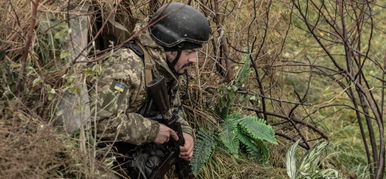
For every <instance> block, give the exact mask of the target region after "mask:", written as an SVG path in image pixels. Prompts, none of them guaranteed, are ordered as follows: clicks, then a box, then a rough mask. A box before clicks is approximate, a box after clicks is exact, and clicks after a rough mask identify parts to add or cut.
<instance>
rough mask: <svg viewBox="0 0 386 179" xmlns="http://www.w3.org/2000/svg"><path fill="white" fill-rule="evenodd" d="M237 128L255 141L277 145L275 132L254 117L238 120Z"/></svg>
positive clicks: (261, 120)
mask: <svg viewBox="0 0 386 179" xmlns="http://www.w3.org/2000/svg"><path fill="white" fill-rule="evenodd" d="M239 127H240V128H241V130H243V131H244V132H246V133H247V134H248V135H249V136H250V137H251V138H253V139H255V140H257V139H260V140H265V141H267V142H270V143H273V144H277V141H276V138H275V131H274V130H273V129H272V127H271V126H270V125H267V124H266V123H265V121H264V120H263V119H258V118H257V117H255V116H245V117H243V118H241V119H240V122H239Z"/></svg>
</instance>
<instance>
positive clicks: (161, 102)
mask: <svg viewBox="0 0 386 179" xmlns="http://www.w3.org/2000/svg"><path fill="white" fill-rule="evenodd" d="M146 87H147V89H148V90H149V92H150V95H151V97H152V98H153V102H154V104H155V106H156V107H157V108H158V110H159V111H160V113H161V115H162V120H161V121H159V122H161V123H163V124H165V125H166V126H168V127H169V128H171V129H173V130H174V131H176V133H177V135H178V139H179V140H178V141H174V140H170V141H169V143H167V144H166V145H167V147H168V148H170V153H169V154H167V155H166V156H165V158H164V159H163V161H162V162H161V163H160V164H159V165H158V166H157V167H156V169H155V170H154V171H153V172H152V173H151V175H150V179H158V178H163V177H164V175H165V173H166V172H167V171H168V170H169V169H171V168H172V167H173V165H174V166H175V173H176V174H177V176H178V178H179V179H191V178H194V177H193V174H192V171H191V168H190V164H189V162H188V161H186V160H184V159H182V158H180V157H179V153H180V150H179V146H183V145H184V144H185V140H184V136H183V133H182V128H181V124H180V123H179V122H177V119H178V116H177V115H178V114H177V113H178V111H173V112H171V110H170V101H169V95H168V90H167V87H166V83H165V78H163V77H161V78H156V79H154V80H153V81H151V82H150V83H149V84H147V85H146Z"/></svg>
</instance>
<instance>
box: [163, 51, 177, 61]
mask: <svg viewBox="0 0 386 179" xmlns="http://www.w3.org/2000/svg"><path fill="white" fill-rule="evenodd" d="M165 54H166V58H167V60H168V61H169V62H172V61H173V60H174V59H175V58H176V56H177V51H167V52H165Z"/></svg>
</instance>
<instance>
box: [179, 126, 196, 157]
mask: <svg viewBox="0 0 386 179" xmlns="http://www.w3.org/2000/svg"><path fill="white" fill-rule="evenodd" d="M183 136H184V139H185V144H184V146H180V158H182V159H185V160H191V159H192V156H193V147H194V141H193V137H192V136H191V135H190V134H187V133H183Z"/></svg>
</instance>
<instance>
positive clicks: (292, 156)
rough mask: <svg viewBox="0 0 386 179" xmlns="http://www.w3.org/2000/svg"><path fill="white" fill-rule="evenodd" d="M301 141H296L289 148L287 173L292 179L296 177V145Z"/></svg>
mask: <svg viewBox="0 0 386 179" xmlns="http://www.w3.org/2000/svg"><path fill="white" fill-rule="evenodd" d="M299 141H300V140H298V141H296V142H295V143H294V144H293V145H292V146H291V147H290V148H289V150H288V152H287V154H286V168H287V175H288V176H289V178H290V179H296V147H297V146H298V144H299Z"/></svg>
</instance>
